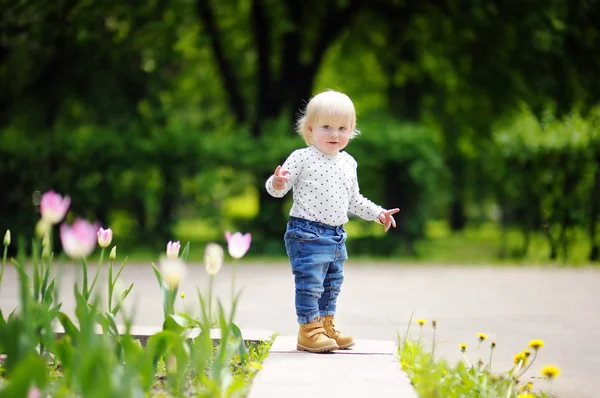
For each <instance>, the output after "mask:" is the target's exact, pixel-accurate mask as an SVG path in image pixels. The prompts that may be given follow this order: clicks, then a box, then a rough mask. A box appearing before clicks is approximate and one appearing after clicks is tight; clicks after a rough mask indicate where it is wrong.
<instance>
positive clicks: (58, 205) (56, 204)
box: [40, 191, 71, 224]
mask: <svg viewBox="0 0 600 398" xmlns="http://www.w3.org/2000/svg"><path fill="white" fill-rule="evenodd" d="M70 205H71V198H69V197H68V196H65V197H64V198H63V197H62V196H60V194H58V193H56V192H54V191H48V192H46V193H45V194H43V195H42V200H41V202H40V213H41V214H42V219H43V220H45V221H47V222H49V223H50V224H58V223H59V222H61V221H62V219H63V218H65V214H67V210H69V206H70Z"/></svg>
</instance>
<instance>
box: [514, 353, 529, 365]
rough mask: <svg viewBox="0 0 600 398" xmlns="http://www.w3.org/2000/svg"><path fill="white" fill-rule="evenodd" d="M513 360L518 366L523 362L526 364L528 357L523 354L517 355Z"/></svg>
mask: <svg viewBox="0 0 600 398" xmlns="http://www.w3.org/2000/svg"><path fill="white" fill-rule="evenodd" d="M513 359H514V361H515V365H518V364H519V362H521V361H523V364H525V362H526V361H527V357H526V356H525V354H523V353H522V352H519V353H517V354H515V356H514V357H513Z"/></svg>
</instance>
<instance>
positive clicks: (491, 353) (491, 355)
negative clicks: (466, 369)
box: [488, 348, 494, 373]
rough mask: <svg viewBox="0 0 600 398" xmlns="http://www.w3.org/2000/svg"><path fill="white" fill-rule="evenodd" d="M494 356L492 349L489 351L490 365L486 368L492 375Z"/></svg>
mask: <svg viewBox="0 0 600 398" xmlns="http://www.w3.org/2000/svg"><path fill="white" fill-rule="evenodd" d="M493 356H494V349H493V348H492V349H490V363H489V364H488V367H489V369H490V373H492V357H493Z"/></svg>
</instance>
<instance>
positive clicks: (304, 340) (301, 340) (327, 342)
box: [296, 319, 338, 352]
mask: <svg viewBox="0 0 600 398" xmlns="http://www.w3.org/2000/svg"><path fill="white" fill-rule="evenodd" d="M296 348H297V349H298V350H299V351H308V352H328V351H333V350H337V349H338V345H337V343H336V342H335V340H333V339H330V338H329V337H327V336H326V335H325V329H324V328H323V322H322V321H321V320H320V319H317V320H316V321H314V322H311V323H307V324H304V325H300V331H299V332H298V345H297V346H296Z"/></svg>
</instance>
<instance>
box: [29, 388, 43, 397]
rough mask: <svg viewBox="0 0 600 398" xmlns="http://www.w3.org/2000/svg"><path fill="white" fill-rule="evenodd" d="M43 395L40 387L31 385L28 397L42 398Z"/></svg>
mask: <svg viewBox="0 0 600 398" xmlns="http://www.w3.org/2000/svg"><path fill="white" fill-rule="evenodd" d="M40 397H41V392H40V389H39V388H37V387H31V388H30V389H29V391H28V392H27V398H40Z"/></svg>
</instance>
